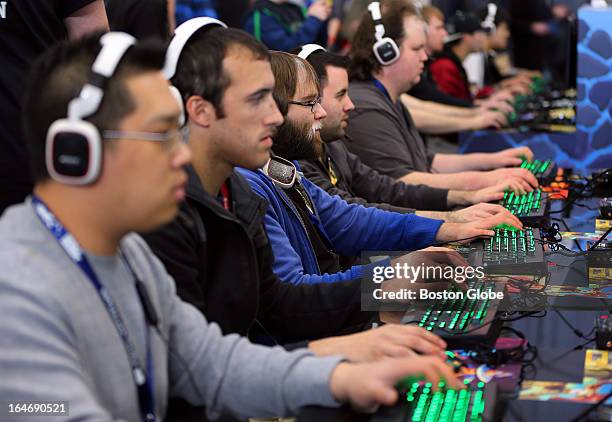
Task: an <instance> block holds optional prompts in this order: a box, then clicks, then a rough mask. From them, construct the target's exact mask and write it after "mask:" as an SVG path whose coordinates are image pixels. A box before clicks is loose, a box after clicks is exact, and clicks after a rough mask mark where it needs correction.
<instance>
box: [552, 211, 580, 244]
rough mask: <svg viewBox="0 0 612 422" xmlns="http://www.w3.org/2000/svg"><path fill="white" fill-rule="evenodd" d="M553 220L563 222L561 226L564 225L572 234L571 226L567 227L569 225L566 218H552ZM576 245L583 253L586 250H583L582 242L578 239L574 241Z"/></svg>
mask: <svg viewBox="0 0 612 422" xmlns="http://www.w3.org/2000/svg"><path fill="white" fill-rule="evenodd" d="M551 220H553V221H559V222H561V224H563V227H565V230H567V231H568V232H571V230H570V228H569V226H568V225H567V223H566V222H565V218H563V217H559V218H554V217H552V218H551ZM574 244H575V245H576V246H577V247H578V249H579V250H580V251H581V252H583V251H584V249H582V246H580V242H578V239H574Z"/></svg>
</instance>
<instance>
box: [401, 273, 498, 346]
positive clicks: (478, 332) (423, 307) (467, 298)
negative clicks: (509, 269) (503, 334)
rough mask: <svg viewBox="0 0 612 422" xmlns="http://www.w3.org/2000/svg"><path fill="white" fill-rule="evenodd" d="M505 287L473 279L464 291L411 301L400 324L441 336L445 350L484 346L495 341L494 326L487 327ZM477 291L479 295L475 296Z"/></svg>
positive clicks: (454, 288)
mask: <svg viewBox="0 0 612 422" xmlns="http://www.w3.org/2000/svg"><path fill="white" fill-rule="evenodd" d="M504 289H505V284H504V283H499V282H494V281H489V280H484V281H482V280H476V281H469V282H468V283H467V291H463V292H461V293H462V294H461V295H459V293H458V292H459V290H458V289H457V288H456V287H452V288H449V289H448V292H447V294H446V297H442V298H440V299H434V300H425V301H421V302H414V303H413V305H412V306H411V308H410V309H408V311H406V313H405V314H404V316H403V318H402V324H415V325H418V326H419V327H423V328H425V329H426V330H428V331H432V332H434V333H435V334H437V335H439V336H440V337H442V338H443V339H444V340H445V341H446V342H447V344H448V345H449V347H463V346H466V345H468V344H472V343H486V342H490V341H492V340H494V339H495V337H496V332H497V331H498V328H499V327H498V326H497V324H493V325H492V324H490V321H491V320H492V319H493V318H494V317H495V314H496V312H497V309H498V308H499V306H500V304H501V300H500V299H498V298H496V297H494V296H495V294H496V293H498V292H502V293H505V290H504ZM478 292H480V293H479V294H477V293H478Z"/></svg>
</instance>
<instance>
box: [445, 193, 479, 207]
mask: <svg viewBox="0 0 612 422" xmlns="http://www.w3.org/2000/svg"><path fill="white" fill-rule="evenodd" d="M473 196H474V194H473V192H472V191H468V190H450V191H448V196H447V197H446V205H447V206H448V207H453V206H455V205H471V204H473V203H474V202H473V199H472V198H473Z"/></svg>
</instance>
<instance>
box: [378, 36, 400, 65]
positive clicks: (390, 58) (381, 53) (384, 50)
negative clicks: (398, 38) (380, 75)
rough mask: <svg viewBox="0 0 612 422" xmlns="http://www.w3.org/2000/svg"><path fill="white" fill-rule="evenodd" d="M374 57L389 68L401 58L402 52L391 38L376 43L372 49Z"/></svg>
mask: <svg viewBox="0 0 612 422" xmlns="http://www.w3.org/2000/svg"><path fill="white" fill-rule="evenodd" d="M372 50H373V51H374V57H376V60H378V63H380V64H381V65H383V66H389V65H390V64H393V63H395V62H396V61H397V60H398V59H399V58H400V51H399V48H398V47H397V44H396V43H395V41H393V39H391V38H389V37H385V38H382V39H380V40H378V41H376V42H375V43H374V46H373V47H372Z"/></svg>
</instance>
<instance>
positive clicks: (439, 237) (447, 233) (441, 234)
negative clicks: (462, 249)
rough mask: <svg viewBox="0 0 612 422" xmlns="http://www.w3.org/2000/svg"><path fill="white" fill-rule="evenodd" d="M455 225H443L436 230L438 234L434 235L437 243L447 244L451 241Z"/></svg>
mask: <svg viewBox="0 0 612 422" xmlns="http://www.w3.org/2000/svg"><path fill="white" fill-rule="evenodd" d="M455 226H456V224H455V223H444V224H442V225H441V226H440V228H439V229H438V233H437V234H436V241H437V242H448V241H449V240H453V237H452V234H453V233H454V231H455Z"/></svg>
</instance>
